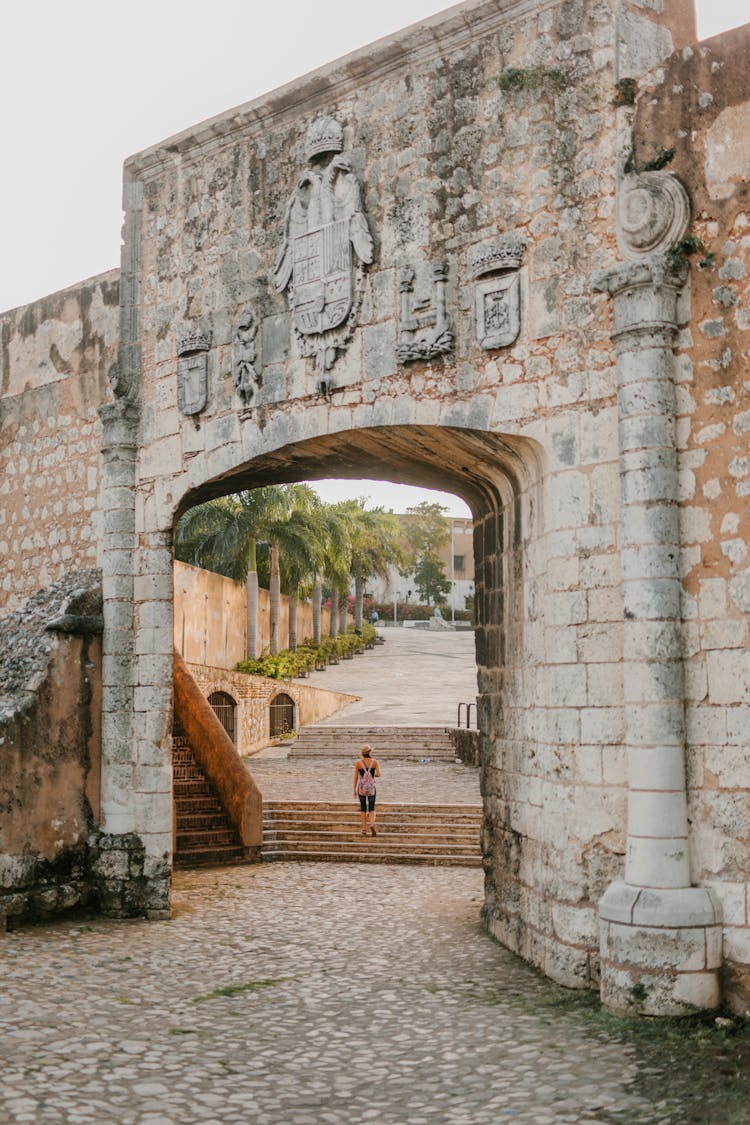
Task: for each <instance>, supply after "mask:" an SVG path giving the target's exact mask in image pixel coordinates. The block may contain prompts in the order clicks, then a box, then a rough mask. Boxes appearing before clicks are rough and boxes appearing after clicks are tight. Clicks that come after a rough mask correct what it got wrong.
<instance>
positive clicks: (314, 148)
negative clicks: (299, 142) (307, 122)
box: [305, 117, 344, 160]
mask: <svg viewBox="0 0 750 1125" xmlns="http://www.w3.org/2000/svg"><path fill="white" fill-rule="evenodd" d="M343 147H344V130H343V129H342V128H341V126H340V125H339V123H338V121H336V120H335V118H333V117H318V118H316V120H315V121H313V123H312V125H311V126H310V128H309V129H308V130H307V140H306V142H305V155H306V156H307V159H308V160H309V159H310V158H311V157H312V156H317V155H318V154H319V153H321V152H341V150H342V149H343Z"/></svg>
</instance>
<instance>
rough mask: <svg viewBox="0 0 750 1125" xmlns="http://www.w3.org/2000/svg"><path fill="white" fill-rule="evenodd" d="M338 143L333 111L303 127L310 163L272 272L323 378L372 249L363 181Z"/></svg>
mask: <svg viewBox="0 0 750 1125" xmlns="http://www.w3.org/2000/svg"><path fill="white" fill-rule="evenodd" d="M343 147H344V133H343V129H342V128H341V126H340V125H339V123H338V122H337V121H335V120H334V119H333V118H332V117H321V118H318V119H317V120H316V121H314V122H313V123H312V125H311V126H310V128H309V129H308V132H307V145H306V155H307V159H308V167H307V168H306V169H305V171H304V172H303V173H302V175H301V176H300V178H299V180H298V181H297V186H296V187H295V189H294V191H293V192H292V195H291V198H290V200H289V204H288V206H287V210H286V218H285V226H284V241H283V243H282V246H281V249H280V251H279V255H278V258H277V260H276V266H275V270H274V275H275V282H276V289H277V290H278V292H279V293H283V292H284V290H285V289H288V292H289V307H290V309H291V312H292V318H293V323H294V333H295V336H296V338H297V342H298V346H299V349H300V353H301V355H303V356H314V357H315V361H316V367H317V370H318V373H319V375H321V376H324V375H325V373H326V372H327V371H328V370H330V368H331V367H332V365H333V363H334V360H335V359H336V355H337V353H338V352H339V351H340V350H341V349H343V348H345V347H346V345H347V344H348V342H349V340H350V339H351V336H352V333H353V331H354V327H355V325H356V322H357V317H358V315H359V310H360V306H361V303H362V293H363V288H364V267H365V266H366V265H369V264H370V263H371V262H372V253H373V241H372V235H371V234H370V228H369V226H368V222H367V216H366V214H365V211H364V208H363V205H362V186H361V184H360V182H359V179H358V178H357V176H356V174H355V173H354V172H353V171H352V166H351V163H350V161H349V160H348V159H347V157H346V156H344V155H342V149H343Z"/></svg>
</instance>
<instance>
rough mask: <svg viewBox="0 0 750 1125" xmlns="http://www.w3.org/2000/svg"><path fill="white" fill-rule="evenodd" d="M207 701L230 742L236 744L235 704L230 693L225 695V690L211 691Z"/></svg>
mask: <svg viewBox="0 0 750 1125" xmlns="http://www.w3.org/2000/svg"><path fill="white" fill-rule="evenodd" d="M208 702H209V703H210V704H211V706H212V707H213V709H214V712H215V714H216V718H217V719H218V720H219V722H220V723H221V725H222V726H223V727H224V730H225V731H226V732H227V734H228V735H229V737H230V738H231V740H232V742H234V743H235V744H236V742H237V739H236V737H235V714H236V711H237V704H236V703H235V701H234V700H233V699H232V697H231V695H227V693H226V692H225V691H212V692H211V694H210V695H209V697H208Z"/></svg>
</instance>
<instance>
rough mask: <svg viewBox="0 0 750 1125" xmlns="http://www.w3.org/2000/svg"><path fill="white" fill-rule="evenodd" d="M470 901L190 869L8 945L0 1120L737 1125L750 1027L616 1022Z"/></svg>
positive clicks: (386, 877)
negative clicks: (164, 905) (491, 933)
mask: <svg viewBox="0 0 750 1125" xmlns="http://www.w3.org/2000/svg"><path fill="white" fill-rule="evenodd" d="M481 900H482V876H481V872H477V871H467V870H463V869H462V870H456V869H439V868H435V869H424V868H419V869H417V868H411V869H408V868H407V869H405V868H394V867H379V868H367V869H365V868H363V867H358V866H357V865H349V864H347V865H341V866H336V865H331V864H295V863H285V864H270V865H267V866H254V867H239V868H231V869H219V870H210V871H203V872H188V873H182V874H180V875H179V876H178V877H177V878H176V880H175V893H174V903H175V914H174V917H173V919H172V920H171V921H170V922H152V923H147V922H139V921H127V922H121V921H105V920H92V921H86V922H82V921H76V922H66V923H57V924H55V925H51V926H47V927H44V928H37V929H33V930H27V931H18V932H15V933H10V934H8V935H6V936H5V937H4V938H3V939H2V942H1V943H0V960H1V962H2V973H3V982H4V984H5V987H4V989H3V991H2V996H1V997H0V1036H2V1044H3V1047H2V1055H3V1082H2V1087H0V1121H2V1122H4V1123H5V1122H7V1123H9V1125H16V1123H20V1122H33V1123H34V1125H36V1123H42V1122H50V1123H53V1122H70V1123H74V1122H75V1123H86V1122H92V1123H98V1122H112V1121H116V1122H118V1125H177V1123H179V1125H193V1123H195V1125H198V1123H200V1125H219V1123H221V1125H240V1123H242V1125H247V1123H248V1122H253V1123H254V1125H282V1123H283V1125H321V1123H325V1125H356V1123H363V1125H364V1123H367V1122H372V1123H377V1125H433V1123H446V1125H490V1123H492V1125H495V1123H496V1122H502V1121H506V1120H508V1121H511V1120H512V1121H514V1122H523V1123H529V1125H530V1123H535V1125H553V1123H554V1125H558V1123H565V1122H570V1123H576V1125H592V1123H594V1122H601V1123H613V1122H621V1123H623V1125H637V1123H643V1125H646V1123H649V1125H650V1123H664V1125H681V1123H685V1125H687V1123H688V1122H704V1121H705V1122H709V1121H710V1122H714V1121H721V1122H722V1123H733V1122H737V1123H739V1122H743V1121H747V1120H748V1118H747V1105H748V1104H749V1103H748V1096H749V1095H750V1089H749V1088H748V1074H749V1073H750V1066H749V1065H748V1064H749V1063H750V1042H749V1041H748V1035H747V1033H746V1032H745V1031H739V1032H737V1033H736V1034H734V1035H731V1034H729V1033H727V1032H724V1031H721V1030H718V1029H716V1028H715V1027H714V1026H713V1025H712V1024H709V1025H705V1026H698V1027H675V1026H674V1025H664V1024H646V1025H644V1024H643V1023H638V1024H637V1025H633V1024H629V1023H621V1022H618V1021H617V1020H616V1019H615V1018H614V1017H611V1016H607V1015H606V1014H605V1013H602V1012H601V1011H600V1010H599V1006H598V1000H597V998H596V997H595V996H593V995H590V994H577V993H570V992H566V991H565V990H563V989H560V988H558V987H556V986H555V985H553V984H551V983H550V982H549V981H546V980H544V979H542V978H541V977H540V976H539V975H538V974H537V973H535V972H534V971H533V970H531V969H530V968H528V967H527V966H526V965H524V964H523V963H522V962H521V961H519V960H518V959H517V958H515V957H513V956H512V955H511V954H510V953H508V952H507V951H505V950H504V949H502V948H501V947H500V946H499V945H497V944H496V943H495V942H493V941H492V939H491V938H489V937H488V936H487V935H486V934H485V933H484V932H483V931H482V929H481V927H480V920H479V910H480V905H481ZM718 1076H720V1080H717V1079H718Z"/></svg>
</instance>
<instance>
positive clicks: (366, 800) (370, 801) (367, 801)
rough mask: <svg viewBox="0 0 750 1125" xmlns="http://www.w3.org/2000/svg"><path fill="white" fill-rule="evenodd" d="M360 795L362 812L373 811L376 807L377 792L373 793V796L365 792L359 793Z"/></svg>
mask: <svg viewBox="0 0 750 1125" xmlns="http://www.w3.org/2000/svg"><path fill="white" fill-rule="evenodd" d="M358 796H359V807H360V808H361V810H362V812H373V810H374V809H375V798H376V797H377V793H373V795H372V796H371V797H367V796H365V794H364V793H359V794H358Z"/></svg>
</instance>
